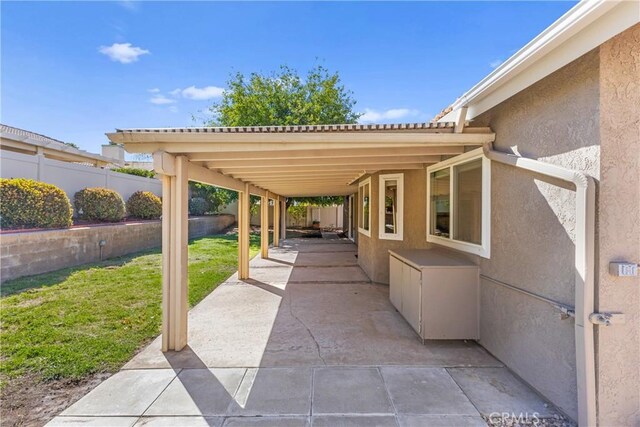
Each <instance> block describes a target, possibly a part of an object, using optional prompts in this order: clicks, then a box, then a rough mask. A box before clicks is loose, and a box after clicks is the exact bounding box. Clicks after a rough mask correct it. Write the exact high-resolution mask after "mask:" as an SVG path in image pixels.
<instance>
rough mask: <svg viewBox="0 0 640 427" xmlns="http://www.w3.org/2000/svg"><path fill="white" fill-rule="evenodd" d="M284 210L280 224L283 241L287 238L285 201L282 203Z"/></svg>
mask: <svg viewBox="0 0 640 427" xmlns="http://www.w3.org/2000/svg"><path fill="white" fill-rule="evenodd" d="M281 203H282V210H281V214H280V218H281V220H282V221H281V224H280V238H281V239H282V240H284V239H286V238H287V202H286V201H285V200H283V201H282V202H281Z"/></svg>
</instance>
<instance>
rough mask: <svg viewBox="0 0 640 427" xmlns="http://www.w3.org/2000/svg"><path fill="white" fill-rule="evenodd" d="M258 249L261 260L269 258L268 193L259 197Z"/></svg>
mask: <svg viewBox="0 0 640 427" xmlns="http://www.w3.org/2000/svg"><path fill="white" fill-rule="evenodd" d="M260 247H261V251H260V252H261V256H262V258H263V259H266V258H269V192H268V191H267V192H266V193H265V195H264V196H262V197H260Z"/></svg>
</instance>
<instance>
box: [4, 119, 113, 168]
mask: <svg viewBox="0 0 640 427" xmlns="http://www.w3.org/2000/svg"><path fill="white" fill-rule="evenodd" d="M0 147H2V148H7V149H13V150H17V151H21V152H27V153H30V154H37V153H38V150H39V149H40V150H41V151H42V152H43V154H44V155H45V157H49V158H52V159H56V160H62V161H67V162H73V163H90V164H94V165H99V164H100V165H104V164H110V163H115V162H116V160H115V159H112V158H111V157H105V156H101V155H100V154H94V153H89V152H88V151H84V150H80V149H77V148H75V147H72V146H71V145H69V144H65V143H64V142H62V141H60V140H58V139H54V138H51V137H49V136H46V135H42V134H39V133H36V132H31V131H28V130H25V129H20V128H16V127H13V126H7V125H4V124H0Z"/></svg>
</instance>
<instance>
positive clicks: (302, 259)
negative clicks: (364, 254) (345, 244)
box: [295, 251, 358, 267]
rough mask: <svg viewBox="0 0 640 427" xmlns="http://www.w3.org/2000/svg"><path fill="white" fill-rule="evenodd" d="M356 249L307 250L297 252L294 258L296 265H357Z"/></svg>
mask: <svg viewBox="0 0 640 427" xmlns="http://www.w3.org/2000/svg"><path fill="white" fill-rule="evenodd" d="M357 253H358V252H356V251H345V252H308V253H301V254H298V256H297V258H296V260H295V266H296V267H310V266H332V267H338V266H346V265H352V266H354V265H357V264H358V258H356V254H357Z"/></svg>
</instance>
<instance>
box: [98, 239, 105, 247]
mask: <svg viewBox="0 0 640 427" xmlns="http://www.w3.org/2000/svg"><path fill="white" fill-rule="evenodd" d="M106 244H107V241H106V240H100V242H99V243H98V246H104V245H106Z"/></svg>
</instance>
